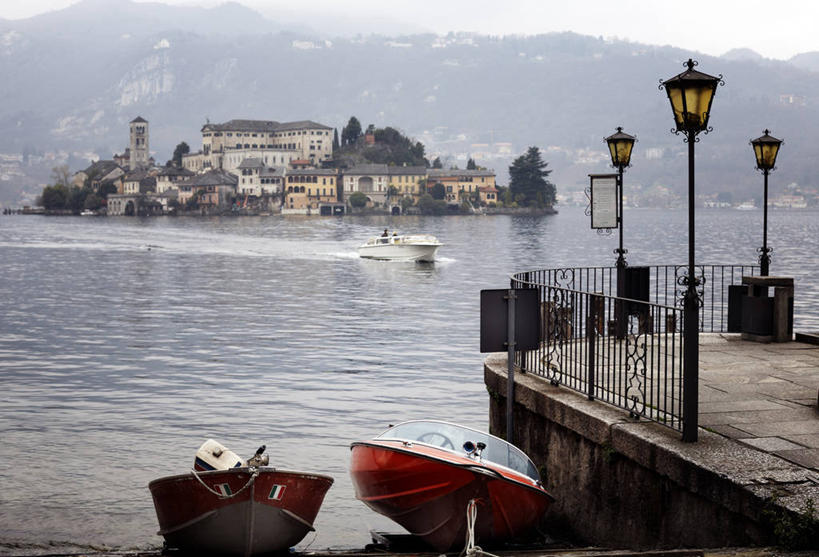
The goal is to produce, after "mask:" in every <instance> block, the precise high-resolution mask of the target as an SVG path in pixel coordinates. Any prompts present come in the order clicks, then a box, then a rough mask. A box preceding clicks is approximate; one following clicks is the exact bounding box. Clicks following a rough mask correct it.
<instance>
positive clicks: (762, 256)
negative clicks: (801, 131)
mask: <svg viewBox="0 0 819 557" xmlns="http://www.w3.org/2000/svg"><path fill="white" fill-rule="evenodd" d="M764 133H765V135H763V136H761V137H757V138H756V139H752V140H751V145H752V146H753V148H754V155H756V167H757V168H758V169H759V170H761V171H762V174H763V175H764V176H765V199H764V202H763V204H762V247H761V248H759V249H758V250H757V251H758V252H759V268H760V274H761V275H762V276H763V277H767V276H768V269H769V267H770V265H771V257H770V255H769V254H770V253H771V252H772V251H773V250H772V249H771V248H769V247H768V172H770V171H771V170H773V169H774V168H776V166H774V165H775V164H776V155H777V154H779V146H780V145H782V140H781V139H777V138H775V137H773V136H772V135H770V132H769V131H768V130H765V132H764Z"/></svg>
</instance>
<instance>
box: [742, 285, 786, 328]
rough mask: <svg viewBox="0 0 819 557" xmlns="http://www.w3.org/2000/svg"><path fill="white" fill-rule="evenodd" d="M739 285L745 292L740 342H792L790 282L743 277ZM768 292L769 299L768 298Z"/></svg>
mask: <svg viewBox="0 0 819 557" xmlns="http://www.w3.org/2000/svg"><path fill="white" fill-rule="evenodd" d="M742 284H743V286H745V287H746V288H747V291H746V293H745V294H744V295H743V296H742V312H741V322H742V325H741V328H740V331H741V333H742V338H743V339H744V340H754V341H757V342H787V341H790V340H793V278H792V277H752V276H746V277H742ZM771 288H773V296H769V295H768V294H769V289H771Z"/></svg>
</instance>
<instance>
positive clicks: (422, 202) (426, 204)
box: [418, 193, 447, 215]
mask: <svg viewBox="0 0 819 557" xmlns="http://www.w3.org/2000/svg"><path fill="white" fill-rule="evenodd" d="M418 209H419V210H420V211H421V214H422V215H443V214H444V213H446V211H447V207H446V201H443V200H441V199H433V198H432V196H431V195H430V194H428V193H425V194H424V195H422V196H421V199H419V200H418Z"/></svg>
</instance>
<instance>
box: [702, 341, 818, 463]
mask: <svg viewBox="0 0 819 557" xmlns="http://www.w3.org/2000/svg"><path fill="white" fill-rule="evenodd" d="M699 373H700V388H699V396H700V401H699V403H700V404H699V421H700V427H703V428H705V429H707V430H710V431H713V432H715V433H718V434H720V435H723V436H725V437H728V438H730V439H734V440H736V441H738V442H739V443H742V444H745V445H747V446H749V447H752V448H754V449H758V450H761V451H765V452H767V453H771V454H774V455H776V456H779V457H781V458H784V459H785V460H788V461H790V462H793V463H794V464H797V465H799V466H802V467H805V468H810V469H813V470H816V471H819V409H818V408H817V394H818V393H819V346H817V345H813V344H806V343H802V342H785V343H767V344H766V343H758V342H752V341H746V340H742V339H741V338H740V335H738V334H722V333H715V334H703V335H700V365H699Z"/></svg>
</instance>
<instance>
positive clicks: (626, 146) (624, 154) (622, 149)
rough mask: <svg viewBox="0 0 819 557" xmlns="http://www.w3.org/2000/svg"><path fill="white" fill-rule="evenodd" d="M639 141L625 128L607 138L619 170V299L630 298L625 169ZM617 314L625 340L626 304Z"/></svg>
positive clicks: (618, 324)
mask: <svg viewBox="0 0 819 557" xmlns="http://www.w3.org/2000/svg"><path fill="white" fill-rule="evenodd" d="M636 140H637V138H635V137H634V136H633V135H629V134H627V133H625V132H623V128H622V127H619V126H618V128H617V131H616V132H615V133H613V134H612V135H610V136H608V137H607V138H606V143H607V144H608V146H609V152H610V153H611V165H612V166H613V167H615V168H616V169H617V192H618V199H617V228H618V229H619V233H620V245H619V247H618V248H617V249H615V250H614V253H616V254H617V263H616V265H617V297H618V298H628V297H629V296H628V295H627V292H626V254H627V253H628V250H627V249H624V248H623V169H624V168H625V167H627V166H628V165H629V163H630V162H631V149H632V148H633V147H634V142H635V141H636ZM616 313H617V330H616V332H617V338H623V337H625V334H626V315H625V304H623V303H622V302H619V301H618V303H617V304H616Z"/></svg>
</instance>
